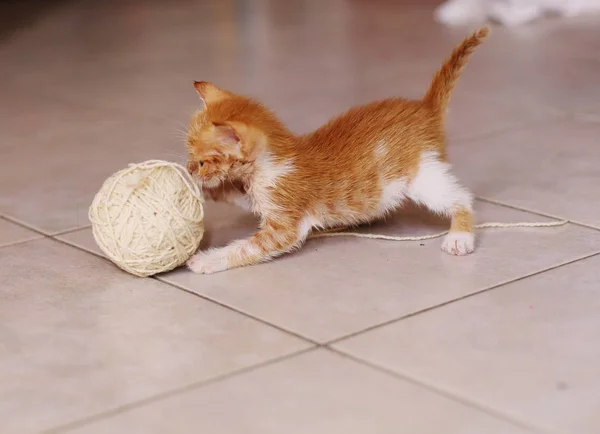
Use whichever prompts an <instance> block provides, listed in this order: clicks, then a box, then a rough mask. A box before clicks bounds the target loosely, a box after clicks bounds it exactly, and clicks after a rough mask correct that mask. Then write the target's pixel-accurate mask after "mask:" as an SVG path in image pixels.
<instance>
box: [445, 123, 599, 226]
mask: <svg viewBox="0 0 600 434" xmlns="http://www.w3.org/2000/svg"><path fill="white" fill-rule="evenodd" d="M599 136H600V122H584V121H580V120H575V119H569V120H565V121H562V122H555V123H551V124H547V125H538V126H534V127H531V128H528V129H525V130H520V131H514V132H509V133H506V134H500V135H497V136H493V137H486V138H480V139H473V140H472V141H468V142H460V141H459V142H456V143H454V146H452V147H450V154H451V159H452V161H454V163H455V166H456V169H457V173H458V175H459V177H460V178H461V179H463V180H464V181H465V183H466V184H467V185H469V186H470V187H471V188H472V189H473V191H474V192H475V194H476V195H478V196H481V197H486V198H491V199H495V200H498V201H501V202H504V203H508V204H511V205H515V206H518V207H523V208H525V209H529V210H533V211H538V212H543V213H548V214H551V215H555V216H560V217H562V218H567V219H572V220H575V221H578V222H582V223H585V224H588V225H593V226H595V227H598V228H600V204H599V202H598V187H597V186H598V185H600V172H599V171H598V163H599V162H600V150H599V148H598V137H599Z"/></svg>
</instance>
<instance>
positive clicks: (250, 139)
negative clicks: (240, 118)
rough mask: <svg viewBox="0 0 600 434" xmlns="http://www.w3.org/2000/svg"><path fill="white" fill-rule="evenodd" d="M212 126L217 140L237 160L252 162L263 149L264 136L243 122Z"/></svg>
mask: <svg viewBox="0 0 600 434" xmlns="http://www.w3.org/2000/svg"><path fill="white" fill-rule="evenodd" d="M213 125H214V126H215V129H216V132H215V134H216V138H217V140H218V141H219V142H220V143H221V144H222V145H224V146H226V147H227V148H228V150H229V151H230V153H232V154H235V155H236V156H237V157H239V158H242V159H248V160H253V159H254V158H256V156H257V155H258V153H259V152H260V151H261V150H262V149H264V147H265V144H266V136H265V135H264V134H263V133H262V132H261V131H260V130H258V129H256V128H253V127H252V126H249V125H248V124H246V123H245V122H236V121H228V122H225V123H221V124H219V123H217V124H213Z"/></svg>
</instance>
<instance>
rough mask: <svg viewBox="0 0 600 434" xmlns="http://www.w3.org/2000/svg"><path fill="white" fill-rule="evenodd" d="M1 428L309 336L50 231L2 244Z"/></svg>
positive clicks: (145, 390)
mask: <svg viewBox="0 0 600 434" xmlns="http://www.w3.org/2000/svg"><path fill="white" fill-rule="evenodd" d="M0 264H2V266H1V267H0V282H2V285H0V318H2V327H1V330H2V339H1V341H2V345H0V432H2V433H20V434H25V433H33V432H40V431H41V430H43V429H47V428H50V427H52V426H55V425H59V424H64V423H67V422H70V421H71V420H74V419H79V418H83V417H86V416H90V415H92V414H95V413H99V412H103V411H107V410H109V409H111V408H114V407H117V406H121V405H123V404H126V403H129V402H132V401H136V400H140V399H143V398H147V397H150V396H153V395H156V394H160V393H164V392H166V391H169V390H172V389H176V388H180V387H184V386H187V385H189V384H191V383H194V382H198V381H202V380H206V379H210V378H213V377H216V376H219V375H223V374H227V373H230V372H232V371H235V370H238V369H240V368H245V367H249V366H253V365H255V364H257V363H261V362H264V361H266V360H270V359H273V358H277V357H280V356H283V355H286V354H290V353H293V352H295V351H297V350H300V349H303V348H306V347H307V344H306V343H304V342H303V341H300V340H298V339H296V338H294V337H291V336H289V335H286V334H284V333H282V332H280V331H278V330H275V329H272V328H270V327H268V326H266V325H264V324H260V323H258V322H256V321H253V320H251V319H249V318H247V317H244V316H243V315H240V314H238V313H235V312H232V311H230V310H227V309H225V308H222V307H219V306H217V305H215V304H213V303H210V302H207V301H205V300H202V299H199V298H197V297H194V296H193V295H190V294H188V293H185V292H183V291H181V290H178V289H176V288H173V287H170V286H168V285H165V284H164V283H160V282H157V281H156V280H153V279H139V278H134V277H131V276H128V275H126V274H125V273H123V272H120V271H118V270H116V269H114V268H113V267H111V266H110V265H108V264H107V263H105V262H104V261H102V260H101V259H99V258H97V257H95V256H93V255H90V254H89V253H85V252H82V251H80V250H77V249H75V248H72V247H69V246H66V245H64V244H62V243H58V242H56V241H52V240H48V239H46V240H40V241H32V242H28V243H22V244H17V245H14V246H10V247H5V248H2V249H0Z"/></svg>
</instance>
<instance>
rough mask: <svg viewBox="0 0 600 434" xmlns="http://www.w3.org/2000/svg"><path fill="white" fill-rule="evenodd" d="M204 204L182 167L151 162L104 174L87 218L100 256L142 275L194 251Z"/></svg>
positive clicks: (169, 266) (168, 267)
mask: <svg viewBox="0 0 600 434" xmlns="http://www.w3.org/2000/svg"><path fill="white" fill-rule="evenodd" d="M202 202H203V200H202V195H201V193H200V190H199V188H198V186H197V185H196V183H195V182H194V181H193V180H192V179H191V177H190V175H189V174H188V173H187V171H186V170H185V168H183V167H182V166H180V165H178V164H175V163H169V162H167V161H159V160H150V161H145V162H143V163H140V164H132V165H130V166H129V167H128V168H127V169H124V170H121V171H119V172H117V173H115V174H114V175H112V176H111V177H110V178H108V179H107V180H106V181H105V182H104V184H103V185H102V188H101V189H100V191H99V192H98V193H97V194H96V197H95V198H94V201H93V202H92V205H91V206H90V210H89V218H90V221H91V222H92V229H93V232H94V238H95V240H96V243H97V244H98V246H99V247H100V249H101V250H102V251H103V252H104V254H105V255H106V256H108V258H109V259H110V260H111V261H113V262H114V263H115V264H116V265H117V266H119V267H120V268H122V269H123V270H125V271H127V272H129V273H131V274H135V275H136V276H141V277H145V276H151V275H153V274H157V273H163V272H165V271H169V270H172V269H174V268H176V267H178V266H180V265H182V264H183V263H185V262H186V261H187V260H188V259H189V258H190V257H191V256H192V255H193V254H194V252H195V251H196V250H197V249H198V246H199V245H200V241H201V240H202V235H203V234H204V223H203V218H204V211H203V209H202Z"/></svg>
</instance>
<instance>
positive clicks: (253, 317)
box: [154, 277, 324, 347]
mask: <svg viewBox="0 0 600 434" xmlns="http://www.w3.org/2000/svg"><path fill="white" fill-rule="evenodd" d="M154 279H156V280H158V281H159V282H162V283H165V284H167V285H169V286H172V287H174V288H177V289H179V290H180V291H183V292H187V293H188V294H190V295H193V296H195V297H198V298H200V299H202V300H206V301H209V302H211V303H214V304H216V305H218V306H221V307H223V308H225V309H227V310H230V311H232V312H235V313H239V314H241V315H244V316H245V317H247V318H250V319H253V320H255V321H258V322H260V323H262V324H264V325H267V326H269V327H272V328H275V329H277V330H279V331H281V332H284V333H286V334H288V335H292V336H294V337H296V338H298V339H301V340H303V341H305V342H307V343H309V344H311V345H314V346H315V347H321V346H323V345H324V344H322V343H320V342H317V341H314V340H312V339H311V338H308V337H306V336H303V335H301V334H299V333H296V332H293V331H291V330H288V329H286V328H284V327H281V326H279V325H276V324H273V323H271V322H269V321H267V320H265V319H262V318H259V317H256V316H254V315H252V314H250V313H248V312H244V311H243V310H239V309H237V308H235V307H233V306H230V305H228V304H225V303H222V302H220V301H218V300H214V299H212V298H210V297H207V296H205V295H202V294H198V293H197V292H194V291H192V290H190V289H187V288H184V287H183V286H180V285H178V284H176V283H172V282H168V281H165V280H162V278H160V277H155V278H154Z"/></svg>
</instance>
